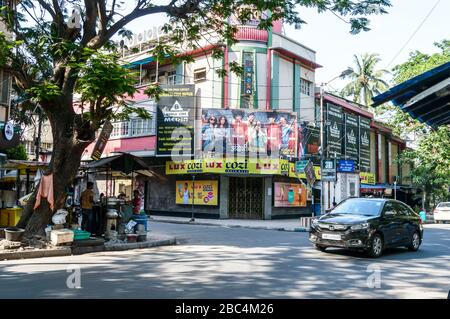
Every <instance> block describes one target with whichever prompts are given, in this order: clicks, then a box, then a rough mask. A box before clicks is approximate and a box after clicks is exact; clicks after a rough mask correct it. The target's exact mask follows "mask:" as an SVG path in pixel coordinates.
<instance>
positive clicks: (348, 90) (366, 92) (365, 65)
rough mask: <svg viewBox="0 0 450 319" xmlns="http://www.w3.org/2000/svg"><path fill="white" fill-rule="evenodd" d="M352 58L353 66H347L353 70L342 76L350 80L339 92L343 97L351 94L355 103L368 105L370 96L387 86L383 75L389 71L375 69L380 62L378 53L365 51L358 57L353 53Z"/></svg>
mask: <svg viewBox="0 0 450 319" xmlns="http://www.w3.org/2000/svg"><path fill="white" fill-rule="evenodd" d="M353 59H354V63H355V66H354V67H349V69H351V70H352V71H353V72H351V73H350V74H348V75H346V76H344V77H343V78H344V79H346V78H349V79H350V80H351V81H350V82H349V83H348V84H347V85H346V86H345V87H344V88H343V89H342V92H341V94H342V95H343V96H344V97H349V96H351V97H352V98H353V101H354V102H356V103H360V104H364V105H366V106H369V105H370V104H371V103H372V97H374V96H376V95H378V94H380V93H381V92H383V91H385V90H386V89H387V88H388V84H387V82H385V80H384V79H383V77H384V76H386V75H387V74H389V71H386V70H377V69H376V66H377V64H378V63H379V62H380V58H379V57H378V54H375V53H371V54H369V53H365V54H363V55H362V56H360V57H358V56H357V55H354V56H353Z"/></svg>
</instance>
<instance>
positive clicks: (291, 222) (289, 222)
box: [150, 215, 434, 232]
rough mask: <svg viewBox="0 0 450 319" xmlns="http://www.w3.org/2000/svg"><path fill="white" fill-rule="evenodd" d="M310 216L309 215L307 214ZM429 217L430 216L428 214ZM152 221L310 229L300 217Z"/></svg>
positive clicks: (156, 219)
mask: <svg viewBox="0 0 450 319" xmlns="http://www.w3.org/2000/svg"><path fill="white" fill-rule="evenodd" d="M305 217H309V216H305ZM427 217H428V216H427ZM150 222H160V223H172V224H191V225H203V226H222V227H230V228H231V227H234V228H239V227H240V228H250V229H266V230H279V231H290V232H307V231H309V229H307V228H305V227H302V226H301V224H300V217H299V218H294V219H275V220H249V219H208V218H195V221H194V222H191V221H190V218H189V217H172V216H156V215H151V217H150ZM424 224H434V221H433V220H432V219H431V220H430V219H429V218H427V221H426V222H424Z"/></svg>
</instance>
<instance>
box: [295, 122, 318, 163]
mask: <svg viewBox="0 0 450 319" xmlns="http://www.w3.org/2000/svg"><path fill="white" fill-rule="evenodd" d="M319 147H320V129H319V128H318V127H312V126H310V125H308V124H307V123H306V122H301V123H300V124H299V125H298V157H299V158H304V157H306V156H308V155H318V154H319ZM312 158H315V157H312ZM317 158H318V157H317ZM314 164H320V162H319V161H318V160H317V161H316V162H314Z"/></svg>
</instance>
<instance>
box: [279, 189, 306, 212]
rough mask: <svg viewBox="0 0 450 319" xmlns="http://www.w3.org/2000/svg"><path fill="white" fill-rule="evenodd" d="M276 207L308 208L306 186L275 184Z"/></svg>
mask: <svg viewBox="0 0 450 319" xmlns="http://www.w3.org/2000/svg"><path fill="white" fill-rule="evenodd" d="M274 189H275V194H274V205H273V206H274V207H306V198H307V190H306V186H305V185H304V184H298V183H297V184H295V183H274Z"/></svg>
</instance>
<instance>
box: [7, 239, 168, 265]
mask: <svg viewBox="0 0 450 319" xmlns="http://www.w3.org/2000/svg"><path fill="white" fill-rule="evenodd" d="M176 244H177V239H176V238H175V237H172V238H168V239H162V240H154V241H146V242H139V243H132V244H115V245H111V246H105V245H97V246H84V247H83V246H82V247H64V248H58V249H49V250H46V249H39V250H29V251H14V252H2V253H0V261H3V260H15V259H30V258H44V257H64V256H72V255H83V254H89V253H97V252H104V251H124V250H133V249H144V248H152V247H158V246H169V245H176Z"/></svg>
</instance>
